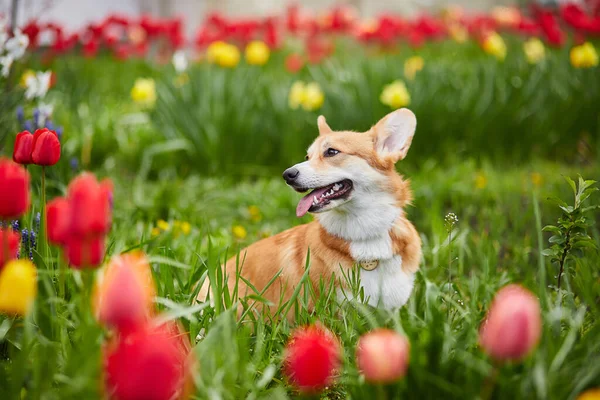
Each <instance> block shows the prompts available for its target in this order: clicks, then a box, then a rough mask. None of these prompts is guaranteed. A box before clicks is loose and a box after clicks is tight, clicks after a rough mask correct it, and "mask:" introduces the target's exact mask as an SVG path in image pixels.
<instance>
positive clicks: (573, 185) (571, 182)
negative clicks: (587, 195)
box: [563, 175, 577, 195]
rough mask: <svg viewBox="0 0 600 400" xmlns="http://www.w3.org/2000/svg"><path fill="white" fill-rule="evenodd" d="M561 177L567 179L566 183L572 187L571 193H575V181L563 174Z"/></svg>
mask: <svg viewBox="0 0 600 400" xmlns="http://www.w3.org/2000/svg"><path fill="white" fill-rule="evenodd" d="M563 178H565V180H566V181H567V183H568V184H569V186H571V189H573V194H575V195H576V194H577V186H576V185H575V182H574V181H573V179H571V178H569V177H568V176H566V175H565V176H563Z"/></svg>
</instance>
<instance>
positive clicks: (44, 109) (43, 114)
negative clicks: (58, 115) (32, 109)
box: [38, 103, 54, 126]
mask: <svg viewBox="0 0 600 400" xmlns="http://www.w3.org/2000/svg"><path fill="white" fill-rule="evenodd" d="M38 110H39V112H40V116H39V119H40V120H39V123H38V125H39V126H45V125H46V121H47V120H48V119H49V118H50V117H51V116H52V111H54V106H53V105H52V104H45V103H40V105H39V106H38Z"/></svg>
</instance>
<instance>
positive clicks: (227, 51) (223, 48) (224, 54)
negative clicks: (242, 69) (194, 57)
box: [206, 41, 240, 68]
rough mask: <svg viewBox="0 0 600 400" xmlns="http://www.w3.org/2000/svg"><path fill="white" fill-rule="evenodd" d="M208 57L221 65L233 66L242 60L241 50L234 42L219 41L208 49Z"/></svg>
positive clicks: (212, 61)
mask: <svg viewBox="0 0 600 400" xmlns="http://www.w3.org/2000/svg"><path fill="white" fill-rule="evenodd" d="M206 58H207V59H208V61H209V62H211V63H213V64H217V65H219V66H221V67H225V68H233V67H235V66H236V65H238V63H239V62H240V51H239V50H238V48H237V47H235V46H234V45H232V44H229V43H225V42H223V41H217V42H213V43H211V44H210V46H208V49H206Z"/></svg>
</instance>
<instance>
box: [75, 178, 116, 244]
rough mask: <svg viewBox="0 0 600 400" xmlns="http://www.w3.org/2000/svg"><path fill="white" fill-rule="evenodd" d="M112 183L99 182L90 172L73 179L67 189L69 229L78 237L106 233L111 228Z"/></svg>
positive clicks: (106, 181)
mask: <svg viewBox="0 0 600 400" xmlns="http://www.w3.org/2000/svg"><path fill="white" fill-rule="evenodd" d="M111 196H112V183H111V182H110V181H108V180H104V181H102V182H98V180H97V179H96V177H95V176H94V175H93V174H90V173H83V174H81V175H79V176H78V177H76V178H75V179H73V180H72V181H71V183H70V184H69V188H68V189H67V200H68V201H69V207H70V213H71V217H70V222H69V230H70V231H71V233H72V234H73V235H74V236H76V237H88V236H93V235H105V234H106V233H108V231H109V230H110V223H111V218H112V212H111V208H112V205H111Z"/></svg>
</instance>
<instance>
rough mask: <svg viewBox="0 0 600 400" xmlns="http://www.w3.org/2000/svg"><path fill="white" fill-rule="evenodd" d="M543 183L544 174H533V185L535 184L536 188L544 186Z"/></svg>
mask: <svg viewBox="0 0 600 400" xmlns="http://www.w3.org/2000/svg"><path fill="white" fill-rule="evenodd" d="M543 182H544V178H543V177H542V174H540V173H539V172H532V173H531V183H533V185H534V186H542V183H543Z"/></svg>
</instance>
